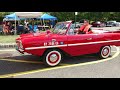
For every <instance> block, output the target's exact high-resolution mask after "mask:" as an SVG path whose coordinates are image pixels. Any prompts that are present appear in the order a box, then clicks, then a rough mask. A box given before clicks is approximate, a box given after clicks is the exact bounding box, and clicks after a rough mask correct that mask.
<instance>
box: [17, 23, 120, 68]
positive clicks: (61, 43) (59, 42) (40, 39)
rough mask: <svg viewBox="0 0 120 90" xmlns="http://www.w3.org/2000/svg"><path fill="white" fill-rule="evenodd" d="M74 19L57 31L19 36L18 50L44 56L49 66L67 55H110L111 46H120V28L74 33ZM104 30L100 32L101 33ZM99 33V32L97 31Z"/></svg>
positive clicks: (105, 56) (57, 25)
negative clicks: (89, 32) (116, 29)
mask: <svg viewBox="0 0 120 90" xmlns="http://www.w3.org/2000/svg"><path fill="white" fill-rule="evenodd" d="M72 25H73V22H72V21H71V22H59V23H57V24H56V26H55V27H54V30H53V31H52V32H51V31H50V30H49V31H47V32H41V33H29V34H21V35H20V37H19V38H17V39H16V44H17V48H16V50H17V51H19V52H20V53H22V54H24V53H25V52H27V53H29V54H32V55H37V56H41V57H42V60H43V62H44V64H45V65H47V66H56V65H58V64H60V62H61V61H62V58H63V57H64V55H70V56H79V55H85V54H92V53H97V54H98V55H99V56H100V57H101V58H108V57H109V56H110V54H111V47H110V46H111V45H116V46H120V31H119V30H118V31H112V32H110V31H106V32H105V30H96V31H95V32H94V31H93V33H91V34H77V35H76V33H74V28H71V27H72ZM99 32H100V33H99ZM96 33H97V34H96Z"/></svg>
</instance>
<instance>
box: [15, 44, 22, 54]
mask: <svg viewBox="0 0 120 90" xmlns="http://www.w3.org/2000/svg"><path fill="white" fill-rule="evenodd" d="M16 50H17V51H18V52H20V53H22V54H24V50H23V49H20V48H19V47H18V46H17V47H16Z"/></svg>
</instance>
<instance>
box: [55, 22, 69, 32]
mask: <svg viewBox="0 0 120 90" xmlns="http://www.w3.org/2000/svg"><path fill="white" fill-rule="evenodd" d="M68 26H69V23H57V24H56V25H55V27H54V29H53V33H56V34H65V33H66V30H67V29H68Z"/></svg>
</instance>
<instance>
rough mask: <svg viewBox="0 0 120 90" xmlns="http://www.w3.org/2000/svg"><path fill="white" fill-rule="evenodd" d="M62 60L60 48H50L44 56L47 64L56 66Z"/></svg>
mask: <svg viewBox="0 0 120 90" xmlns="http://www.w3.org/2000/svg"><path fill="white" fill-rule="evenodd" d="M61 60H62V53H61V51H59V50H48V51H46V53H45V54H44V56H43V62H44V64H46V65H47V66H56V65H58V64H59V63H60V62H61Z"/></svg>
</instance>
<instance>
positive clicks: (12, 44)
mask: <svg viewBox="0 0 120 90" xmlns="http://www.w3.org/2000/svg"><path fill="white" fill-rule="evenodd" d="M16 46H17V45H16V43H0V48H15V47H16Z"/></svg>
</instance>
